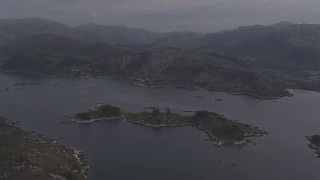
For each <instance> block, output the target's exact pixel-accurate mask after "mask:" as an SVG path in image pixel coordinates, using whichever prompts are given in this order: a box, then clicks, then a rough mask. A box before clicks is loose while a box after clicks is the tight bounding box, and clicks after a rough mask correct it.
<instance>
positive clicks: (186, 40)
mask: <svg viewBox="0 0 320 180" xmlns="http://www.w3.org/2000/svg"><path fill="white" fill-rule="evenodd" d="M42 33H53V34H57V35H62V36H69V37H73V38H75V39H77V40H79V41H81V42H86V43H103V44H108V45H154V46H163V47H166V46H170V47H180V48H189V49H194V50H198V51H205V52H214V53H219V54H224V55H228V56H237V57H242V58H244V59H246V60H248V62H250V63H251V64H253V65H258V66H263V67H272V68H280V69H303V68H308V69H310V68H311V69H315V68H316V69H318V68H319V67H320V60H319V59H320V25H313V24H293V23H290V22H281V23H278V24H274V25H271V26H262V25H255V26H244V27H239V28H237V29H234V30H230V31H224V32H218V33H208V34H203V33H196V32H187V31H184V32H168V33H157V32H151V31H147V30H143V29H137V28H128V27H126V26H107V25H99V24H92V23H91V24H84V25H80V26H76V27H70V26H67V25H64V24H61V23H59V22H55V21H49V20H44V19H40V18H28V19H0V46H5V45H8V44H10V43H13V42H16V41H19V40H23V39H25V38H28V37H31V36H34V35H37V34H42Z"/></svg>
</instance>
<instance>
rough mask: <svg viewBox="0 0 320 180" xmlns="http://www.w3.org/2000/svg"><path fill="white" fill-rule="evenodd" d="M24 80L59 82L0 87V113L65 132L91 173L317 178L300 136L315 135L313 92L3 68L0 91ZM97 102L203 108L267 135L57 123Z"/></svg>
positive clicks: (317, 106) (136, 107)
mask: <svg viewBox="0 0 320 180" xmlns="http://www.w3.org/2000/svg"><path fill="white" fill-rule="evenodd" d="M30 81H32V82H33V81H41V82H51V81H52V82H56V83H57V84H58V85H57V86H50V85H48V86H30V89H29V90H12V91H0V99H1V101H0V114H1V115H5V116H8V117H9V118H12V119H14V120H18V121H20V123H19V124H18V126H20V127H22V128H25V129H28V130H33V131H36V132H37V133H39V134H44V135H45V136H47V137H53V138H64V140H61V142H62V143H63V144H65V145H68V146H71V147H74V148H78V149H80V150H82V151H84V152H85V153H86V154H87V157H88V159H87V160H88V163H89V164H90V165H91V167H92V169H91V171H90V177H91V178H92V179H214V178H217V179H236V178H237V179H311V180H312V179H320V172H319V169H320V160H319V159H318V158H317V155H316V154H315V152H314V150H311V149H309V148H308V146H307V145H308V143H309V142H308V141H307V140H306V138H305V137H304V136H305V135H311V134H319V133H320V121H319V119H318V118H319V117H320V111H319V110H320V94H319V93H316V92H311V91H301V90H292V92H293V93H294V94H295V96H294V97H291V98H282V99H280V100H278V101H262V100H256V99H252V98H249V97H245V96H235V95H228V94H226V93H217V92H210V91H207V90H205V89H201V88H198V89H197V90H196V91H186V90H178V89H175V88H173V87H166V88H165V89H146V88H138V87H135V86H132V82H130V81H116V80H112V79H90V80H82V79H52V78H39V77H22V76H16V75H4V74H2V75H0V82H1V83H0V89H3V88H7V87H10V86H11V85H12V84H14V83H21V82H30ZM195 96H196V97H195ZM199 97H201V98H199ZM215 98H222V99H224V101H215ZM98 102H102V103H107V104H111V105H115V106H118V107H121V108H124V109H127V110H129V111H134V112H138V111H141V110H143V108H144V107H149V106H157V107H160V108H165V107H169V108H170V109H171V110H172V111H174V112H178V113H183V111H194V110H208V111H213V112H217V113H219V114H222V115H225V116H226V117H228V118H231V119H236V120H239V121H240V122H245V123H248V124H252V125H256V126H259V127H261V128H262V129H265V130H267V131H269V132H270V134H269V135H267V136H265V137H262V138H255V139H254V141H255V142H256V143H257V145H255V146H254V145H249V146H245V147H242V148H237V147H222V148H217V147H215V146H212V145H213V144H212V143H211V142H207V141H204V140H205V139H207V136H206V135H205V134H204V133H202V132H201V131H200V130H198V129H196V128H192V127H177V128H161V129H153V128H148V127H142V126H136V125H134V124H130V123H128V122H126V121H112V122H97V123H93V124H90V125H78V124H70V125H65V124H61V123H60V122H61V121H63V120H66V119H65V116H66V115H69V114H73V113H77V112H80V111H86V110H87V108H89V107H92V106H94V105H95V104H96V103H98ZM220 160H221V162H220ZM233 163H235V164H236V166H232V165H231V164H233Z"/></svg>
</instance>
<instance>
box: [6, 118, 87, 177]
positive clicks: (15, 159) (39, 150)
mask: <svg viewBox="0 0 320 180" xmlns="http://www.w3.org/2000/svg"><path fill="white" fill-rule="evenodd" d="M0 148H1V150H0V179H74V180H86V179H87V177H86V174H87V169H88V166H87V165H86V164H85V163H84V162H83V155H82V154H81V152H80V151H78V150H74V149H71V148H68V147H65V146H62V145H59V144H58V143H57V141H56V140H54V139H48V138H44V137H42V136H40V135H36V134H34V133H31V132H29V131H25V130H22V129H20V128H17V127H15V126H14V123H12V122H11V121H9V120H8V119H7V118H5V117H1V116H0Z"/></svg>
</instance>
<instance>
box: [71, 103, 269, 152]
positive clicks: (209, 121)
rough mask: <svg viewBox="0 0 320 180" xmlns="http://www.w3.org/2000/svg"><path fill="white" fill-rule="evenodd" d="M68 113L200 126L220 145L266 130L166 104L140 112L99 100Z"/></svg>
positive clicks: (79, 118) (80, 119) (76, 118)
mask: <svg viewBox="0 0 320 180" xmlns="http://www.w3.org/2000/svg"><path fill="white" fill-rule="evenodd" d="M68 117H69V118H70V119H71V120H70V121H71V122H75V123H91V122H94V121H98V120H101V121H102V120H118V119H126V120H128V122H131V123H134V124H138V125H144V126H148V127H156V128H160V127H176V126H194V127H197V128H199V129H201V130H203V131H204V132H205V133H206V134H207V135H208V136H209V138H210V140H213V141H216V142H218V143H217V145H219V146H220V145H229V144H234V145H243V144H247V143H249V142H250V141H249V140H248V139H247V138H248V137H253V136H262V135H265V134H268V133H267V132H266V131H263V130H260V129H259V128H257V127H253V126H251V125H248V124H244V123H240V122H236V121H233V120H231V119H228V118H226V117H224V116H222V115H219V114H216V113H213V112H208V111H196V112H195V114H194V115H192V116H186V115H181V114H177V113H173V112H171V110H170V109H169V108H165V110H164V111H163V112H162V111H160V109H158V108H155V107H149V108H146V110H145V111H143V112H139V113H132V112H126V111H125V110H122V109H120V108H118V107H115V106H111V105H104V104H98V105H96V106H95V108H93V109H90V110H89V111H88V112H83V113H77V114H74V115H71V116H68Z"/></svg>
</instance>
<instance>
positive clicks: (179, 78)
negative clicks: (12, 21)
mask: <svg viewBox="0 0 320 180" xmlns="http://www.w3.org/2000/svg"><path fill="white" fill-rule="evenodd" d="M53 37H54V38H53ZM30 42H34V43H30ZM68 42H69V43H68ZM68 46H69V47H68ZM61 47H63V48H61ZM8 52H10V53H8ZM0 59H1V61H2V66H1V69H2V70H6V71H18V72H40V73H44V74H53V75H59V76H86V75H89V76H99V75H112V76H118V77H127V78H143V79H151V80H154V81H162V82H164V81H169V82H173V83H176V84H184V85H198V86H202V87H205V88H208V89H211V90H218V91H230V92H234V93H240V94H246V95H250V96H255V97H260V98H275V97H281V96H284V95H288V92H287V91H286V90H285V89H284V87H282V85H281V84H280V83H279V82H278V81H277V79H276V78H274V77H273V76H272V75H267V74H264V73H261V72H259V71H257V70H252V69H250V68H248V67H245V66H243V65H240V64H237V63H235V62H233V61H231V60H229V59H226V58H224V57H222V56H213V55H205V54H201V53H197V52H192V51H190V50H186V49H178V48H158V47H132V46H109V45H103V44H94V45H84V44H82V43H77V41H76V40H73V39H70V38H69V37H58V36H56V35H48V34H47V35H42V36H36V37H32V38H30V39H28V40H26V41H24V42H21V43H16V44H14V45H11V46H8V47H5V48H3V49H2V51H0Z"/></svg>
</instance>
